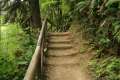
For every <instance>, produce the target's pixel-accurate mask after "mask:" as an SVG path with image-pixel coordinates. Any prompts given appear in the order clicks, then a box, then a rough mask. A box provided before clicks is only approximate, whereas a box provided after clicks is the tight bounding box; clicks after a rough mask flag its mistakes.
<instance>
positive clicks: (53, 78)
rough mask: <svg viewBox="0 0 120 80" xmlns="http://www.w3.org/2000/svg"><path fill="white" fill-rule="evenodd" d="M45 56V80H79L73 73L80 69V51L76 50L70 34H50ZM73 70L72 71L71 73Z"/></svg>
mask: <svg viewBox="0 0 120 80" xmlns="http://www.w3.org/2000/svg"><path fill="white" fill-rule="evenodd" d="M47 42H48V49H47V53H46V54H45V62H44V77H45V78H46V79H45V80H78V79H77V77H76V76H75V75H74V73H72V72H73V71H75V70H76V68H75V67H77V66H78V67H79V61H80V57H79V50H78V49H76V48H75V45H74V43H73V37H72V34H71V33H70V32H52V33H48V38H47ZM71 70H72V71H71Z"/></svg>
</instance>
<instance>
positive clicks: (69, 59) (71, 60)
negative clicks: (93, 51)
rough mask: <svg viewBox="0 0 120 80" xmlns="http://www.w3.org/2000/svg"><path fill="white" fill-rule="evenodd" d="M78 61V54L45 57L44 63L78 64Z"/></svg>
mask: <svg viewBox="0 0 120 80" xmlns="http://www.w3.org/2000/svg"><path fill="white" fill-rule="evenodd" d="M79 61H80V57H79V54H78V55H75V56H62V57H46V61H45V63H46V64H48V65H65V64H66V65H67V64H78V63H79Z"/></svg>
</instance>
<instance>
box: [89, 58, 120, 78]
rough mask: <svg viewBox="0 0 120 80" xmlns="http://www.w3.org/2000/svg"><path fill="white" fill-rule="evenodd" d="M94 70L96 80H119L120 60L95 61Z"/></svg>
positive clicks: (105, 59)
mask: <svg viewBox="0 0 120 80" xmlns="http://www.w3.org/2000/svg"><path fill="white" fill-rule="evenodd" d="M91 65H92V70H93V71H94V72H95V74H96V75H95V77H96V80H119V79H120V67H119V66H120V58H116V57H109V58H101V59H97V60H93V61H92V63H91Z"/></svg>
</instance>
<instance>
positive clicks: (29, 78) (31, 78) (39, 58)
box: [23, 19, 47, 80]
mask: <svg viewBox="0 0 120 80" xmlns="http://www.w3.org/2000/svg"><path fill="white" fill-rule="evenodd" d="M46 22H47V19H45V20H44V22H43V24H42V29H41V31H40V35H39V38H38V42H37V46H36V49H35V52H34V54H33V56H32V59H31V62H30V64H29V66H28V69H27V72H26V74H25V77H24V79H23V80H36V79H35V78H36V74H37V72H38V70H39V74H41V73H42V72H41V71H42V67H43V53H44V37H45V33H46V32H45V31H46V28H47V26H46ZM38 68H39V69H38Z"/></svg>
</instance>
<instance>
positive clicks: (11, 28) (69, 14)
mask: <svg viewBox="0 0 120 80" xmlns="http://www.w3.org/2000/svg"><path fill="white" fill-rule="evenodd" d="M10 1H11V2H10ZM9 2H10V4H9ZM39 2H40V4H39ZM36 3H37V5H35V4H36ZM0 4H1V6H0V7H1V10H2V11H5V13H7V14H5V18H1V19H2V20H4V21H2V22H3V23H6V24H0V25H1V33H0V35H1V36H0V39H1V40H0V45H1V48H0V64H2V65H0V75H1V76H0V79H1V80H8V79H12V80H21V78H23V75H24V74H23V73H24V71H25V69H26V67H24V68H23V66H27V65H28V62H29V60H30V59H31V55H32V53H33V51H34V46H35V42H36V39H37V38H36V35H35V34H37V33H38V30H39V29H40V28H41V19H43V18H44V17H45V16H46V15H48V22H49V26H48V27H49V31H67V30H69V27H70V25H71V23H72V21H75V20H77V21H79V23H80V25H81V30H82V31H83V32H84V34H85V35H86V37H85V39H87V40H89V43H90V45H91V46H93V47H94V49H95V50H97V52H96V54H95V57H94V58H93V60H92V61H91V62H90V63H91V64H90V65H91V70H92V71H93V72H94V74H95V75H94V76H95V77H96V80H120V0H40V1H39V0H3V1H0ZM39 5H40V6H39ZM40 14H41V15H40ZM2 16H3V14H2ZM8 22H9V23H8ZM16 36H17V37H16ZM6 65H9V66H6ZM21 67H22V68H21ZM22 69H24V70H22ZM13 70H14V71H13ZM22 71H23V72H22ZM11 72H12V73H11ZM16 73H17V75H18V76H16Z"/></svg>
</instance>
